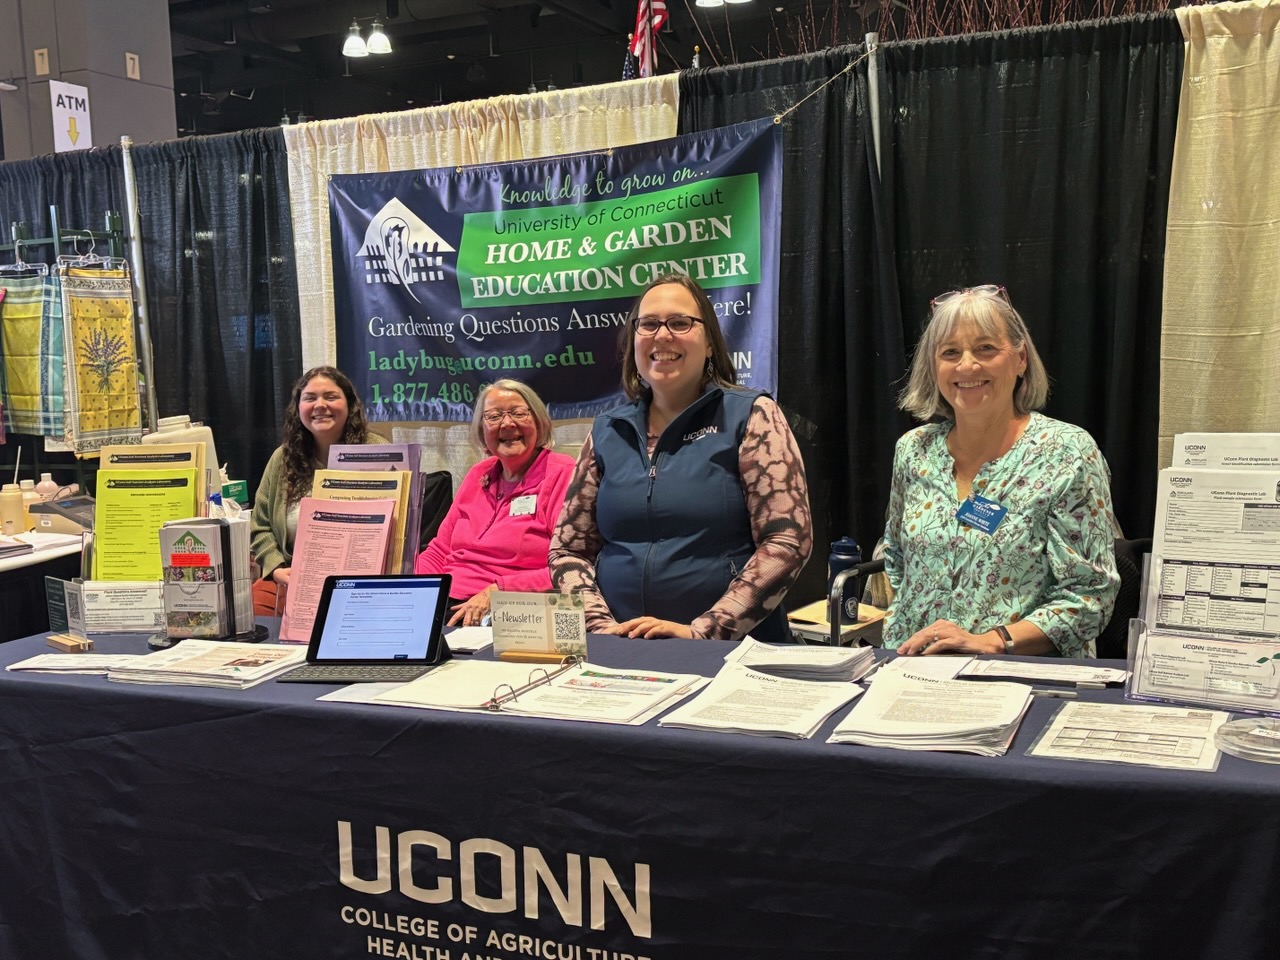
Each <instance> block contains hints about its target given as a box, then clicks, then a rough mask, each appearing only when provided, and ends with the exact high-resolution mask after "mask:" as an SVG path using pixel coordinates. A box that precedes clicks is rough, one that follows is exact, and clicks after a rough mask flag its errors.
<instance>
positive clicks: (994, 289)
mask: <svg viewBox="0 0 1280 960" xmlns="http://www.w3.org/2000/svg"><path fill="white" fill-rule="evenodd" d="M965 294H969V295H971V296H975V297H999V298H1000V299H1001V300H1003V301H1004V302H1005V303H1008V304H1009V306H1013V304H1011V303H1009V291H1008V290H1006V289H1005V288H1004V287H1002V286H1000V285H999V284H995V283H984V284H982V285H981V286H977V287H961V288H960V289H959V290H948V291H947V292H946V293H940V294H938V295H937V296H936V297H934V298H933V299H932V300H930V301H929V309H930V310H934V309H937V308H938V307H940V306H942V305H943V304H944V303H946V302H947V301H948V300H952V299H954V298H956V297H961V296H964V295H965Z"/></svg>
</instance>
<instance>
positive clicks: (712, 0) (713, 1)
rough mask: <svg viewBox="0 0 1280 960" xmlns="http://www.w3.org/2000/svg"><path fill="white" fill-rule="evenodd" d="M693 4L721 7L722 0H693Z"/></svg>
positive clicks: (709, 7)
mask: <svg viewBox="0 0 1280 960" xmlns="http://www.w3.org/2000/svg"><path fill="white" fill-rule="evenodd" d="M694 6H698V7H704V8H706V9H713V8H715V7H723V6H724V0H695V2H694Z"/></svg>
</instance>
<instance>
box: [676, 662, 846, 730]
mask: <svg viewBox="0 0 1280 960" xmlns="http://www.w3.org/2000/svg"><path fill="white" fill-rule="evenodd" d="M860 693H862V688H861V687H857V686H855V685H853V684H852V683H830V682H817V681H813V680H793V679H789V678H787V677H775V676H771V675H769V674H765V673H757V672H756V671H754V670H748V669H747V668H746V667H744V666H742V665H741V664H738V663H726V664H725V665H724V667H723V668H722V669H721V671H720V672H719V673H718V674H716V677H715V679H714V680H712V681H711V683H710V684H709V685H708V686H707V688H706V689H705V690H703V691H702V693H700V694H699V695H698V697H697V698H696V699H695V700H692V701H690V702H689V703H687V704H685V705H684V706H682V707H679V708H677V709H675V710H672V711H671V712H670V713H669V714H667V715H666V716H665V717H663V718H662V719H661V720H659V721H658V726H660V727H680V728H682V729H685V730H714V731H717V732H719V733H749V734H754V735H756V736H761V737H789V738H791V739H794V740H804V739H807V738H809V737H811V736H813V735H814V734H815V733H817V731H818V729H819V728H820V727H821V726H822V724H823V723H825V722H826V720H827V718H828V717H830V716H831V715H832V714H833V713H835V712H836V711H837V710H839V709H840V708H841V707H843V706H844V705H845V704H846V703H848V702H849V701H850V700H852V699H853V698H854V697H856V696H858V694H860Z"/></svg>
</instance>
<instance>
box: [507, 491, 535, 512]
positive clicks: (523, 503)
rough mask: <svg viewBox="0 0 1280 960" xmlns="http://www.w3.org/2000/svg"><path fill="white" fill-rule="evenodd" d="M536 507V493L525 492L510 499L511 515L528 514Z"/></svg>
mask: <svg viewBox="0 0 1280 960" xmlns="http://www.w3.org/2000/svg"><path fill="white" fill-rule="evenodd" d="M537 507H538V495H537V494H536V493H526V494H525V495H524V496H523V497H516V498H515V499H514V500H512V501H511V516H513V517H527V516H530V515H532V513H533V511H534V510H536V509H537Z"/></svg>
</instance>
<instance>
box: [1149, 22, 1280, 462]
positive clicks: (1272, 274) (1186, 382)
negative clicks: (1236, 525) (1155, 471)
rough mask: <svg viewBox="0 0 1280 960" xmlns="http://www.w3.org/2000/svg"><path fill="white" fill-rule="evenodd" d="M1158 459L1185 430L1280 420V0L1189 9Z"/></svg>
mask: <svg viewBox="0 0 1280 960" xmlns="http://www.w3.org/2000/svg"><path fill="white" fill-rule="evenodd" d="M1177 15H1178V22H1179V23H1180V24H1181V26H1182V33H1183V36H1184V37H1185V38H1186V63H1185V67H1184V70H1183V76H1182V98H1181V102H1180V106H1179V115H1178V132H1177V139H1176V141H1175V144H1174V153H1173V171H1172V177H1171V185H1170V195H1169V222H1168V232H1167V237H1166V245H1165V279H1164V329H1163V334H1162V338H1161V351H1160V464H1161V466H1168V465H1169V460H1170V456H1171V453H1172V444H1173V436H1174V434H1177V433H1185V432H1189V431H1241V432H1245V431H1276V430H1280V391H1277V390H1276V389H1275V379H1276V374H1277V371H1280V176H1277V171H1280V35H1278V33H1277V23H1280V2H1276V0H1272V2H1252V3H1222V4H1217V5H1214V6H1205V7H1180V8H1179V9H1178V10H1177Z"/></svg>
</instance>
